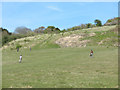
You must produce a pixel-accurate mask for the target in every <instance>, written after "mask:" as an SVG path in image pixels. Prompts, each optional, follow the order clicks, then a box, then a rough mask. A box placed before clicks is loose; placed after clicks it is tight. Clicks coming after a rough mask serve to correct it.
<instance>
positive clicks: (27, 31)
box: [14, 26, 32, 34]
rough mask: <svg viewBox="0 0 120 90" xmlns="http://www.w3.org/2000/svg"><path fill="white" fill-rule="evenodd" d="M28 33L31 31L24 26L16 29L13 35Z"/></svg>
mask: <svg viewBox="0 0 120 90" xmlns="http://www.w3.org/2000/svg"><path fill="white" fill-rule="evenodd" d="M30 32H32V30H31V29H29V28H27V27H24V26H22V27H17V28H16V29H15V31H14V33H17V34H28V33H30Z"/></svg>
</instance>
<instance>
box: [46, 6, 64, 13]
mask: <svg viewBox="0 0 120 90" xmlns="http://www.w3.org/2000/svg"><path fill="white" fill-rule="evenodd" d="M47 8H48V9H51V10H54V11H59V12H61V11H62V10H61V9H60V8H58V7H55V6H48V7H47Z"/></svg>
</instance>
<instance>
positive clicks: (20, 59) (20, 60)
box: [19, 55, 22, 63]
mask: <svg viewBox="0 0 120 90" xmlns="http://www.w3.org/2000/svg"><path fill="white" fill-rule="evenodd" d="M21 62H22V55H20V58H19V63H21Z"/></svg>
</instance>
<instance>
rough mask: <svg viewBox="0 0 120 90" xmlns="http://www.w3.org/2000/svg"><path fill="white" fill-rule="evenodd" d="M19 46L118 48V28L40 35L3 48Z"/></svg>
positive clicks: (22, 39)
mask: <svg viewBox="0 0 120 90" xmlns="http://www.w3.org/2000/svg"><path fill="white" fill-rule="evenodd" d="M18 44H20V45H21V46H22V48H29V47H34V48H35V47H36V48H38V47H39V48H56V47H81V46H84V47H85V46H98V45H99V46H118V37H117V26H116V25H115V26H103V27H94V28H89V29H82V30H75V31H69V32H65V33H59V34H40V35H36V36H32V37H25V38H21V39H17V40H14V41H12V42H10V43H8V44H7V45H5V46H4V47H3V48H7V47H9V48H10V49H15V48H16V45H18ZM69 44H71V45H69Z"/></svg>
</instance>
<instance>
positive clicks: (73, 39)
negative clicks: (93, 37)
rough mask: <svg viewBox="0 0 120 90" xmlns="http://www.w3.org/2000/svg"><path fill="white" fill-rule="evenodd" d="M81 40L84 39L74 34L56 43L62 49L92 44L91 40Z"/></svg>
mask: <svg viewBox="0 0 120 90" xmlns="http://www.w3.org/2000/svg"><path fill="white" fill-rule="evenodd" d="M80 38H83V36H82V35H75V34H73V35H70V36H67V37H63V38H60V39H58V40H57V41H56V42H55V43H56V44H58V45H60V46H61V47H82V46H83V47H86V43H88V42H90V40H82V41H79V39H80Z"/></svg>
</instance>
